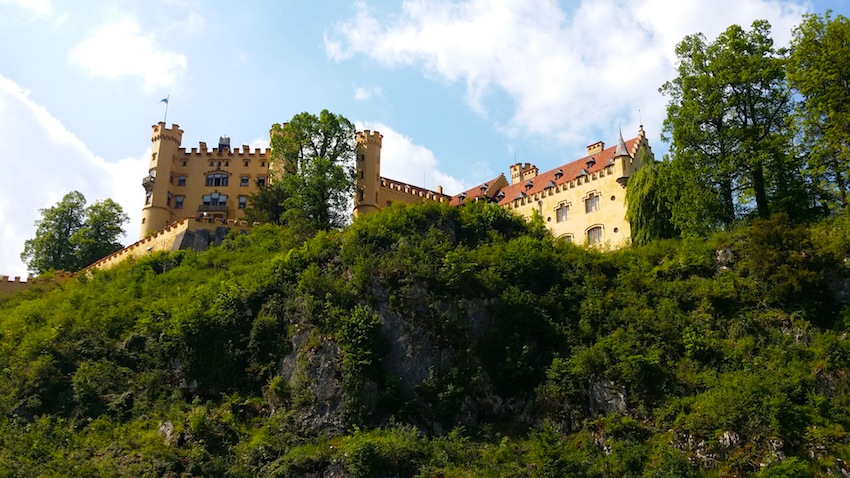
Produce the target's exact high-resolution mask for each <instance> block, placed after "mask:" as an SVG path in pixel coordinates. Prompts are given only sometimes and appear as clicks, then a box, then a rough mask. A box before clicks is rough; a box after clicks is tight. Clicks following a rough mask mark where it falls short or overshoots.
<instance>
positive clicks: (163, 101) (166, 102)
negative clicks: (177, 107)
mask: <svg viewBox="0 0 850 478" xmlns="http://www.w3.org/2000/svg"><path fill="white" fill-rule="evenodd" d="M160 103H165V104H168V98H163V99H162V101H160Z"/></svg>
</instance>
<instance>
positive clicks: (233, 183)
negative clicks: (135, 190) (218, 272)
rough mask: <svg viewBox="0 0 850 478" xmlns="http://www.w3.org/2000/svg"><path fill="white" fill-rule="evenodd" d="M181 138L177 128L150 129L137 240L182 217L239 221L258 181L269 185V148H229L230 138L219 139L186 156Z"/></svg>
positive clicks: (242, 218)
mask: <svg viewBox="0 0 850 478" xmlns="http://www.w3.org/2000/svg"><path fill="white" fill-rule="evenodd" d="M182 139H183V131H182V130H181V129H180V128H179V127H178V126H177V125H176V124H173V125H171V128H167V127H166V126H165V123H159V124H155V125H153V133H152V134H151V143H152V145H151V160H150V166H149V170H148V174H147V176H145V177H144V178H143V179H142V186H143V187H144V189H145V205H144V207H143V209H142V224H141V231H140V233H139V238H140V239H143V238H144V237H146V236H147V235H149V234H151V233H153V232H156V231H159V230H160V229H163V228H165V227H166V226H168V225H169V224H172V223H174V222H178V221H180V220H182V219H185V218H206V219H215V220H217V221H219V222H224V223H227V222H230V223H233V222H234V221H241V220H244V218H245V211H244V209H245V207H246V206H247V203H248V197H249V196H250V195H251V194H253V193H255V192H256V191H257V183H258V182H261V183H262V182H265V181H268V174H269V156H270V153H271V151H270V150H269V149H266V150H260V149H255V150H254V151H251V149H250V148H249V147H248V146H245V145H243V146H242V148H241V149H240V148H238V147H237V148H235V149H232V148H231V147H230V138H228V137H226V136H223V137H221V138H220V139H219V144H218V147H216V148H213V149H208V148H207V145H206V143H204V142H201V143H200V145H199V147H198V148H192V149H191V150H189V151H187V150H186V148H183V147H181V142H182Z"/></svg>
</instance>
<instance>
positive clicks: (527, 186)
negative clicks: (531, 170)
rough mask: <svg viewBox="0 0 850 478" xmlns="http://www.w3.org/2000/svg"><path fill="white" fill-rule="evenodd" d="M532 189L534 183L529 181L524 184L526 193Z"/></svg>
mask: <svg viewBox="0 0 850 478" xmlns="http://www.w3.org/2000/svg"><path fill="white" fill-rule="evenodd" d="M533 187H534V182H532V181H531V180H530V179H529V180H528V181H526V182H525V190H526V191H528V190H529V189H531V188H533Z"/></svg>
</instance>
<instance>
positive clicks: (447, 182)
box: [355, 121, 470, 194]
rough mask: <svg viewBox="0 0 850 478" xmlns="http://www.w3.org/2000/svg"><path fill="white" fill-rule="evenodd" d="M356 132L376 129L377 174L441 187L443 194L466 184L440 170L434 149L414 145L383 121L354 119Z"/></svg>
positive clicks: (397, 179)
mask: <svg viewBox="0 0 850 478" xmlns="http://www.w3.org/2000/svg"><path fill="white" fill-rule="evenodd" d="M355 127H356V128H357V131H363V130H371V131H378V132H380V133H381V135H382V136H383V140H382V142H381V176H383V177H385V178H390V179H395V180H396V181H401V182H404V183H408V184H413V185H416V186H422V187H425V188H427V189H431V190H434V191H436V190H437V188H438V187H439V186H442V187H443V192H444V193H445V194H457V193H459V192H461V191H464V190H466V189H467V188H469V187H470V186H469V185H468V184H467V183H465V182H464V181H462V180H460V179H457V178H455V177H453V176H451V175H449V174H446V173H444V172H443V171H440V170H439V169H438V168H439V161H437V158H436V157H435V156H434V152H433V151H431V150H430V149H428V148H426V147H425V146H422V145H419V144H415V143H414V142H413V140H411V139H410V138H409V137H407V136H405V135H403V134H401V133H399V132H397V131H395V130H393V129H392V128H390V127H389V126H387V125H385V124H383V123H368V122H366V123H364V122H360V121H357V122H355Z"/></svg>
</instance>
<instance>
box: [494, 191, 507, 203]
mask: <svg viewBox="0 0 850 478" xmlns="http://www.w3.org/2000/svg"><path fill="white" fill-rule="evenodd" d="M502 199H505V192H504V191H499V194H496V201H501V200H502Z"/></svg>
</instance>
